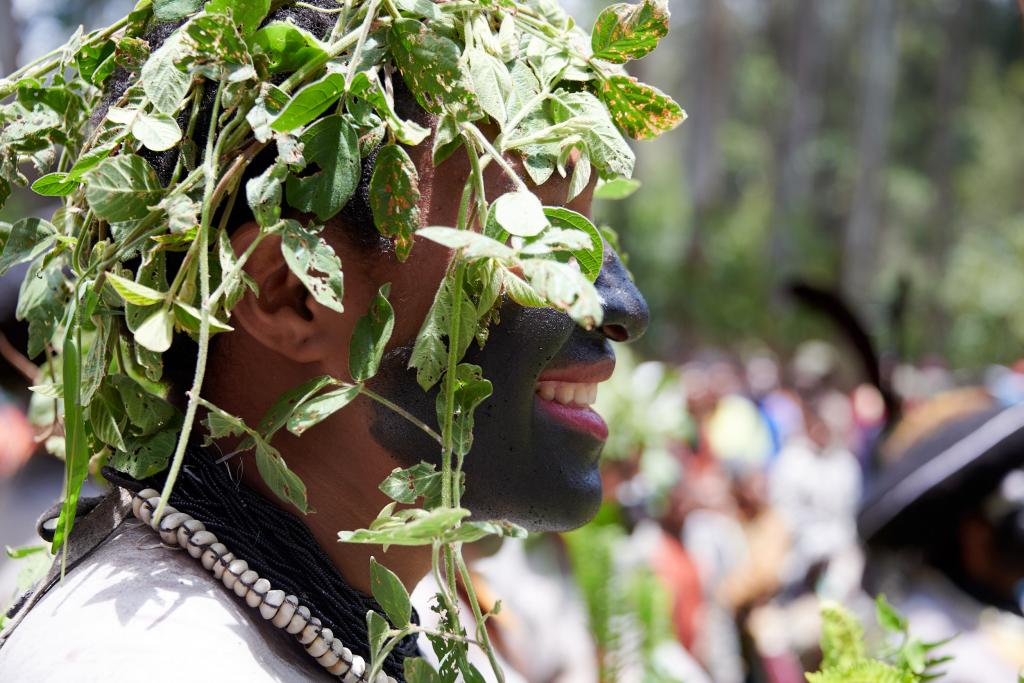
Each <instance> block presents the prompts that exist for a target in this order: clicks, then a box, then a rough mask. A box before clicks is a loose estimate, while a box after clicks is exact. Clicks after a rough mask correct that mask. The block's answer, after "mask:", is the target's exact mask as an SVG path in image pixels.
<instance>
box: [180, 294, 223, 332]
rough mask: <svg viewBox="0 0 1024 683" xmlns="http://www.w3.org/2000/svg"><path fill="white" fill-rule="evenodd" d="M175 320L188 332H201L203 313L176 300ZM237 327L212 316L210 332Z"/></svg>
mask: <svg viewBox="0 0 1024 683" xmlns="http://www.w3.org/2000/svg"><path fill="white" fill-rule="evenodd" d="M174 320H175V321H176V322H177V323H178V325H179V326H180V327H181V328H182V329H183V330H186V331H188V332H191V333H193V334H199V326H200V322H201V320H202V313H201V312H200V311H199V309H197V308H194V307H192V306H189V305H188V304H186V303H183V302H181V301H175V302H174ZM234 329H235V328H233V327H231V326H230V325H228V324H227V323H226V322H224V321H223V320H220V319H218V318H216V317H214V316H212V315H211V316H210V334H218V333H221V332H233V331H234Z"/></svg>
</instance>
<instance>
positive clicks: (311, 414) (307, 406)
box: [288, 384, 359, 436]
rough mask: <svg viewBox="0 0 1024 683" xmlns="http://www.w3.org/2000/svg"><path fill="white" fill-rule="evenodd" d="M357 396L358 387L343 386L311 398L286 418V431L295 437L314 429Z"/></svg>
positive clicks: (356, 385)
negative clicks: (311, 428)
mask: <svg viewBox="0 0 1024 683" xmlns="http://www.w3.org/2000/svg"><path fill="white" fill-rule="evenodd" d="M357 396H359V385H358V384H355V385H350V386H343V387H341V388H340V389H335V390H334V391H328V392H327V393H326V394H321V395H320V396H317V397H316V398H312V399H310V400H308V401H306V402H305V403H303V404H302V405H300V406H299V407H298V408H296V409H295V411H294V412H293V413H292V415H291V417H290V418H288V431H289V432H291V433H292V434H294V435H295V436H302V434H303V433H304V432H305V431H306V430H307V429H309V428H310V427H315V426H316V425H318V424H320V423H321V422H323V421H324V420H326V419H327V418H329V417H330V416H331V415H334V413H336V412H338V411H339V410H341V409H342V408H344V407H345V406H347V405H348V404H349V403H351V402H352V401H354V400H355V399H356V397H357Z"/></svg>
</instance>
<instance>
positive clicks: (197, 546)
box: [186, 529, 217, 560]
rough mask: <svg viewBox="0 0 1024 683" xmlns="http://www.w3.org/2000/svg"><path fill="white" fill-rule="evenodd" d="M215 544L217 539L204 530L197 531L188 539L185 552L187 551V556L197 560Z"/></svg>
mask: <svg viewBox="0 0 1024 683" xmlns="http://www.w3.org/2000/svg"><path fill="white" fill-rule="evenodd" d="M216 542H217V537H216V536H214V535H213V534H212V533H211V532H209V531H206V530H205V529H204V530H203V531H197V532H196V533H194V534H192V538H190V539H188V545H187V546H186V550H188V554H189V555H191V556H192V557H194V558H196V559H197V560H198V559H199V556H200V555H202V554H203V551H204V550H206V548H207V547H209V546H211V545H213V544H214V543H216Z"/></svg>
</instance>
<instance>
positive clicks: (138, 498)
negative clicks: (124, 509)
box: [132, 489, 160, 519]
mask: <svg viewBox="0 0 1024 683" xmlns="http://www.w3.org/2000/svg"><path fill="white" fill-rule="evenodd" d="M159 495H160V492H159V491H157V490H155V489H142V490H141V491H139V492H138V493H136V494H135V497H134V498H132V514H134V515H135V516H136V517H138V518H139V519H142V517H141V514H142V512H141V511H142V504H143V503H145V502H146V501H147V500H149V499H150V498H152V497H153V496H159Z"/></svg>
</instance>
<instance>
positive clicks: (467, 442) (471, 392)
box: [437, 363, 492, 456]
mask: <svg viewBox="0 0 1024 683" xmlns="http://www.w3.org/2000/svg"><path fill="white" fill-rule="evenodd" d="M449 382H455V413H454V415H453V416H452V444H453V447H454V449H455V453H456V454H457V455H459V456H465V455H466V454H468V453H469V450H470V448H472V447H473V413H474V411H475V410H476V408H477V406H479V405H480V404H481V403H482V402H483V401H485V400H486V399H487V398H488V397H489V396H490V395H491V392H492V386H491V383H490V381H488V380H486V379H484V375H483V371H482V370H481V369H480V366H478V365H470V364H469V363H460V364H459V366H458V368H457V369H456V372H455V377H452V376H451V375H447V374H446V375H445V377H444V382H443V386H442V390H441V392H440V393H439V394H438V396H437V421H438V424H444V417H445V413H446V408H447V406H446V405H445V403H446V401H445V398H446V395H447V393H448V383H449Z"/></svg>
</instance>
